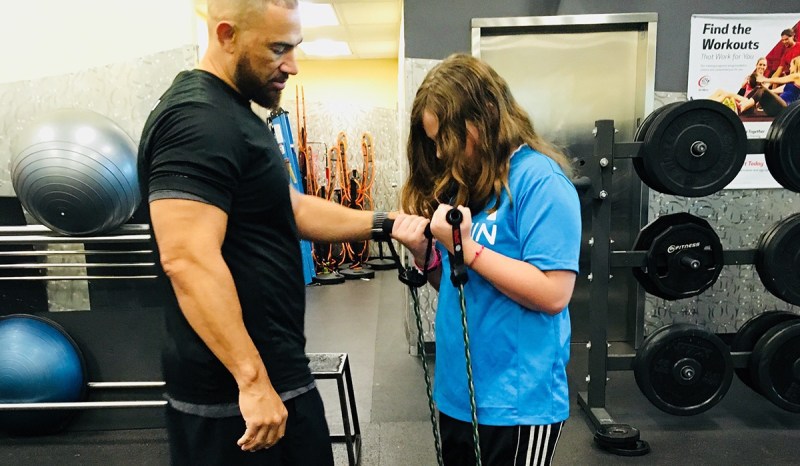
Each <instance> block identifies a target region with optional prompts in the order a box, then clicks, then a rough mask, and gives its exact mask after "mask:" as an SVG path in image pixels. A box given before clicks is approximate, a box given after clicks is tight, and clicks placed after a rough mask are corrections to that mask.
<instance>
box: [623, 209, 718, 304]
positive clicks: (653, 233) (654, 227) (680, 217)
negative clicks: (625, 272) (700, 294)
mask: <svg viewBox="0 0 800 466" xmlns="http://www.w3.org/2000/svg"><path fill="white" fill-rule="evenodd" d="M683 224H697V225H701V226H706V227H708V228H711V226H710V225H709V224H708V222H706V221H705V220H703V219H701V218H700V217H696V216H694V215H692V214H689V213H686V212H678V213H675V214H667V215H662V216H660V217H657V218H656V219H654V220H653V221H651V222H650V223H648V224H647V225H645V226H644V227H643V228H642V229H641V230H639V233H638V234H637V235H636V239H635V240H634V241H633V250H634V251H648V250H650V247H651V246H652V244H653V241H654V240H655V239H656V238H657V237H658V236H659V235H661V234H662V233H664V231H666V230H667V229H669V228H670V227H671V226H674V225H683ZM632 272H633V276H634V278H636V280H637V281H638V282H639V284H640V285H641V286H642V288H644V290H645V291H646V292H648V293H649V294H652V295H654V296H658V295H659V294H661V293H659V290H658V288H657V287H656V286H655V284H654V283H653V282H652V281H651V279H650V277H648V275H647V270H646V268H642V267H634V268H633V269H632Z"/></svg>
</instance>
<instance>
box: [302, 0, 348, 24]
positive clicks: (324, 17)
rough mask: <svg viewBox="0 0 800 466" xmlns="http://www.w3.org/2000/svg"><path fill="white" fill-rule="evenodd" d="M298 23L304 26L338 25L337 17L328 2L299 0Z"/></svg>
mask: <svg viewBox="0 0 800 466" xmlns="http://www.w3.org/2000/svg"><path fill="white" fill-rule="evenodd" d="M300 24H302V25H303V27H304V28H313V27H319V26H338V25H339V18H337V17H336V12H334V11H333V5H331V4H330V3H309V2H300Z"/></svg>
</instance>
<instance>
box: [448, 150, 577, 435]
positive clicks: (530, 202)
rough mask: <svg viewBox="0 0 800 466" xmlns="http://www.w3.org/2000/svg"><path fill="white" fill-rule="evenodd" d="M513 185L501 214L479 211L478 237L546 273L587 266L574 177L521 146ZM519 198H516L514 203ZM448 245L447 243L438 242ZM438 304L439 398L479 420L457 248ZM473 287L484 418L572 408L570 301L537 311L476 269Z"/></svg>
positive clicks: (556, 417)
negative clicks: (473, 404) (454, 274)
mask: <svg viewBox="0 0 800 466" xmlns="http://www.w3.org/2000/svg"><path fill="white" fill-rule="evenodd" d="M510 163H511V166H510V172H509V188H510V191H511V197H512V199H511V201H509V198H508V195H507V193H506V192H505V191H504V192H503V194H502V197H501V201H500V207H499V208H498V209H497V210H496V211H495V212H493V213H491V214H489V213H488V212H487V211H488V209H489V208H490V207H491V206H492V205H493V202H490V205H489V206H488V207H487V208H486V209H485V210H484V211H482V212H478V213H474V215H473V218H472V231H471V237H472V239H473V240H475V241H477V242H478V243H479V244H482V245H484V246H486V247H487V248H489V249H491V250H492V251H495V252H498V253H500V254H503V255H505V256H508V257H512V258H515V259H519V260H523V261H525V262H528V263H530V264H532V265H534V266H536V267H537V268H539V269H540V270H542V271H548V270H571V271H574V272H576V273H577V272H578V256H579V253H580V239H581V217H580V204H579V201H578V194H577V192H576V190H575V187H574V186H573V184H572V182H571V181H570V180H569V179H568V178H567V177H566V176H565V175H564V173H563V171H562V170H561V168H560V167H559V166H558V164H557V163H555V162H554V161H553V160H552V159H551V158H549V157H547V156H545V155H543V154H541V153H539V152H536V151H534V150H533V149H531V148H530V147H528V146H527V145H523V146H521V147H520V148H519V149H517V151H516V152H515V153H514V154H513V155H512V157H511V161H510ZM512 201H513V202H512ZM438 247H441V246H438ZM441 252H442V253H443V254H442V256H443V272H442V280H441V283H440V287H439V298H438V306H437V311H436V353H437V358H436V369H435V371H436V377H435V383H434V398H435V400H436V404H437V407H438V409H439V410H440V411H441V412H443V413H445V414H447V415H448V416H450V417H453V418H456V419H459V420H462V421H466V422H470V421H471V413H470V403H469V392H468V389H467V371H466V362H465V361H466V358H465V354H464V339H463V331H462V324H461V304H460V299H459V296H458V289H457V288H455V287H454V286H453V284H452V283H451V281H450V264H449V259H448V257H447V251H446V250H444V249H442V250H441ZM468 276H469V277H468V281H467V283H466V285H465V286H464V293H465V300H466V307H467V319H468V324H469V339H470V351H471V360H472V373H473V378H474V386H475V395H476V399H477V406H478V422H479V423H480V424H486V425H498V426H505V425H542V424H551V423H554V422H560V421H563V420H565V419H566V418H567V417H568V416H569V391H568V388H567V373H566V367H567V362H568V361H569V354H570V352H569V344H570V335H571V329H570V319H569V309H568V308H565V309H564V310H563V311H562V312H560V313H558V314H556V315H549V314H547V313H545V312H541V311H537V310H535V309H527V308H524V307H523V306H522V305H520V304H517V303H516V302H514V301H512V300H511V299H510V298H508V297H507V296H505V295H503V294H502V293H500V292H499V291H498V290H497V289H496V288H494V286H492V285H491V284H490V283H489V282H487V281H486V280H484V279H483V278H482V277H481V276H480V275H478V274H477V273H475V272H474V271H472V270H471V269H468Z"/></svg>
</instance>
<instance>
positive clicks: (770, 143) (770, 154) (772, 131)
mask: <svg viewBox="0 0 800 466" xmlns="http://www.w3.org/2000/svg"><path fill="white" fill-rule="evenodd" d="M791 108H792V109H794V110H795V111H796V110H797V109H800V107H797V108H795V107H791ZM789 116H791V112H789V111H785V112H782V113H781V114H780V115H778V116H777V117H776V118H775V119H774V120H772V124H770V127H769V129H768V130H767V135H766V138H765V139H766V143H765V145H764V160H765V162H766V163H767V169H768V170H769V172H770V174H771V175H772V177H773V178H775V181H777V182H778V183H780V184H781V186H783V187H784V188H786V189H789V190H792V191H795V192H798V191H797V189H798V188H800V179H798V178H797V177H795V179H794V181H792V179H791V178H790V177H789V176H787V171H786V169H785V168H784V164H785V163H786V161H785V160H783V159H784V156H783V155H782V153H781V150H780V147H781V144H780V141H781V138H782V137H783V135H784V130H785V128H786V123H784V122H785V121H786V119H787V117H789ZM795 118H796V117H795ZM788 162H789V163H790V164H791V162H792V160H791V157H788Z"/></svg>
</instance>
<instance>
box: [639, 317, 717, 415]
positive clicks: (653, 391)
mask: <svg viewBox="0 0 800 466" xmlns="http://www.w3.org/2000/svg"><path fill="white" fill-rule="evenodd" d="M633 374H634V378H635V379H636V384H637V385H638V386H639V389H640V390H641V391H642V393H643V394H644V396H645V397H646V398H647V399H648V400H650V402H651V403H652V404H653V405H654V406H656V407H657V408H658V409H660V410H662V411H664V412H666V413H669V414H674V415H678V416H692V415H695V414H699V413H702V412H704V411H707V410H708V409H710V408H712V407H713V406H714V405H716V404H717V403H718V402H719V401H720V400H721V399H722V398H723V397H724V396H725V394H726V393H727V392H728V389H729V388H730V385H731V380H732V379H733V362H732V360H731V354H730V352H729V351H728V347H727V345H725V343H723V342H722V340H721V339H720V338H719V337H718V336H716V335H714V334H713V333H711V332H709V331H707V330H705V329H703V328H701V327H699V326H697V325H691V324H672V325H667V326H665V327H662V328H660V329H658V330H656V331H655V332H653V333H652V334H651V335H650V336H648V337H647V338H646V339H645V340H644V341H643V342H642V345H641V347H640V348H639V350H638V351H637V352H636V356H635V357H634V359H633Z"/></svg>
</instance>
